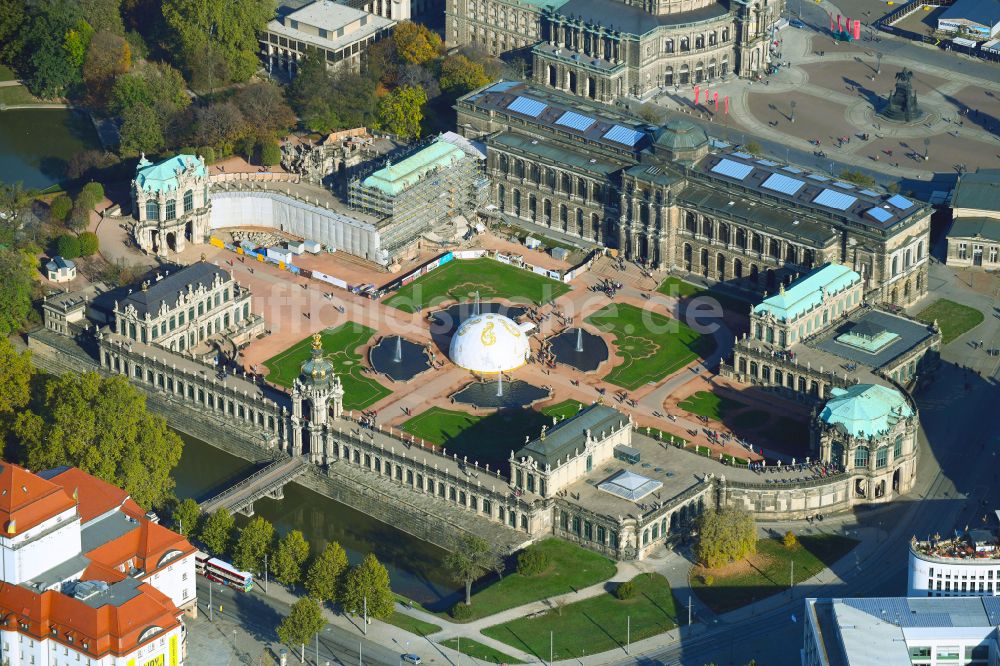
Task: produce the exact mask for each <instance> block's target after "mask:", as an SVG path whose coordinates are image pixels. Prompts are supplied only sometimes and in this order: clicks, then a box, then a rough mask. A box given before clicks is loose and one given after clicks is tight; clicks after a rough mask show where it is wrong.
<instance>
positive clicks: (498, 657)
mask: <svg viewBox="0 0 1000 666" xmlns="http://www.w3.org/2000/svg"><path fill="white" fill-rule="evenodd" d="M441 645H443V646H445V647H449V648H451V649H452V650H458V648H459V647H461V648H462V649H461V650H459V652H461V653H462V654H467V655H469V656H470V657H473V658H475V659H481V660H483V661H486V662H489V663H491V664H523V663H524V662H523V661H521V660H520V659H515V658H514V657H512V656H510V655H509V654H504V653H503V652H501V651H500V650H494V649H493V648H491V647H490V646H488V645H483V644H482V643H480V642H478V641H474V640H472V639H471V638H465V637H463V638H462V640H461V641H459V640H458V639H457V638H449V639H447V640H443V641H441Z"/></svg>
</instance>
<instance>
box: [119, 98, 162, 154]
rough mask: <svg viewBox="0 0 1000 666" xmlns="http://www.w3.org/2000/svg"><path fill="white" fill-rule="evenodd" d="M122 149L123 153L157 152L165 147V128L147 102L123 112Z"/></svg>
mask: <svg viewBox="0 0 1000 666" xmlns="http://www.w3.org/2000/svg"><path fill="white" fill-rule="evenodd" d="M120 134H121V144H120V149H121V153H122V155H138V154H139V153H141V152H150V153H155V152H157V151H158V150H160V149H161V148H163V144H164V140H163V128H162V127H161V126H160V120H159V118H157V117H156V113H154V112H153V110H152V109H151V108H149V107H148V106H146V105H145V104H137V105H136V106H133V107H130V108H128V109H126V110H125V112H124V113H123V114H122V128H121V132H120Z"/></svg>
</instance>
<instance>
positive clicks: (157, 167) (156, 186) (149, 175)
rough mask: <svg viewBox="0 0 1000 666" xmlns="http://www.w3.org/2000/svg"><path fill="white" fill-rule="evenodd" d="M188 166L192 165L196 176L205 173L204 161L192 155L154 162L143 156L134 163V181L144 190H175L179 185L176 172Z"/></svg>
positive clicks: (201, 175) (202, 175)
mask: <svg viewBox="0 0 1000 666" xmlns="http://www.w3.org/2000/svg"><path fill="white" fill-rule="evenodd" d="M188 167H194V170H195V175H197V176H198V177H204V176H205V175H206V173H207V172H206V170H205V163H204V162H202V161H201V160H199V159H198V158H197V157H195V156H194V155H176V156H174V157H171V158H169V159H166V160H163V161H162V162H157V163H156V164H152V163H151V162H150V161H149V160H147V159H146V158H145V157H143V158H142V159H141V160H139V164H137V165H136V171H135V183H136V185H137V186H138V187H139V189H140V190H142V191H144V192H171V191H176V190H177V188H178V186H179V184H178V181H177V173H178V172H182V171H185V170H186V169H187V168H188Z"/></svg>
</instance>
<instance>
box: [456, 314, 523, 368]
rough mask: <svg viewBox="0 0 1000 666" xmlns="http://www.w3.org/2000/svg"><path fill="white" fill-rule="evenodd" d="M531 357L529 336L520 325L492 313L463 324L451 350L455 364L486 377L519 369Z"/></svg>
mask: <svg viewBox="0 0 1000 666" xmlns="http://www.w3.org/2000/svg"><path fill="white" fill-rule="evenodd" d="M530 354H531V346H530V344H529V342H528V335H527V334H526V333H525V332H524V331H523V330H522V329H521V327H520V326H519V325H518V324H517V322H515V321H514V320H512V319H510V318H509V317H505V316H503V315H500V314H493V313H489V314H483V315H476V316H474V317H471V318H469V319H467V320H465V321H464V322H462V324H461V326H459V327H458V330H457V331H455V335H454V336H453V337H452V338H451V346H450V348H449V350H448V356H449V357H450V358H451V360H452V363H454V364H455V365H457V366H459V367H461V368H465V369H466V370H471V371H473V372H480V373H484V374H496V373H498V372H506V371H508V370H513V369H515V368H519V367H521V366H522V365H524V364H525V363H527V361H528V356H529V355H530Z"/></svg>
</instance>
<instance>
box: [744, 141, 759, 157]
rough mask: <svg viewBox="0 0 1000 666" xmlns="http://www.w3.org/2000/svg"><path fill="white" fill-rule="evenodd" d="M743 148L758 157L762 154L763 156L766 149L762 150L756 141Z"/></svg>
mask: <svg viewBox="0 0 1000 666" xmlns="http://www.w3.org/2000/svg"><path fill="white" fill-rule="evenodd" d="M743 148H744V150H746V151H747V152H748V153H750V154H751V155H757V156H760V154H761V153H762V152H764V149H763V148H761V147H760V144H759V143H757V142H756V141H751V142H750V143H748V144H747V145H745V146H743Z"/></svg>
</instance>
